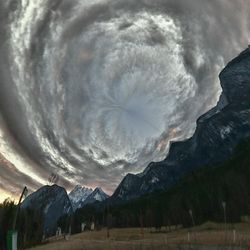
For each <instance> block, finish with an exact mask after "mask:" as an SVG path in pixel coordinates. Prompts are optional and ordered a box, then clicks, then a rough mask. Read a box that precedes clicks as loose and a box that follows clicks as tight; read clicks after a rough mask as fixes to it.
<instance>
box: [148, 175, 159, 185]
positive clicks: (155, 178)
mask: <svg viewBox="0 0 250 250" xmlns="http://www.w3.org/2000/svg"><path fill="white" fill-rule="evenodd" d="M150 182H151V183H153V184H154V183H157V182H159V179H158V178H157V177H155V176H154V177H153V178H152V179H151V181H150Z"/></svg>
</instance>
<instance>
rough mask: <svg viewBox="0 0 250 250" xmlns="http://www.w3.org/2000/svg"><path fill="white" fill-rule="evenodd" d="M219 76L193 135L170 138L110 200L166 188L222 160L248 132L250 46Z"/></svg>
mask: <svg viewBox="0 0 250 250" xmlns="http://www.w3.org/2000/svg"><path fill="white" fill-rule="evenodd" d="M219 77H220V81H221V86H222V89H223V92H222V95H221V97H220V100H219V102H218V104H217V106H216V107H215V108H213V109H212V110H210V111H209V112H207V113H206V114H204V115H203V116H201V117H200V118H199V119H198V121H197V128H196V131H195V133H194V135H193V136H192V137H191V138H190V139H188V140H186V141H182V142H173V143H172V144H171V147H170V151H169V154H168V156H167V158H166V159H165V160H163V161H162V162H153V163H151V164H149V166H148V167H147V168H146V169H145V170H144V172H142V173H140V174H137V175H133V174H128V175H127V176H126V177H125V178H124V179H123V180H122V182H121V183H120V185H119V186H118V188H117V189H116V191H115V192H114V194H113V196H112V197H111V199H110V200H111V201H118V200H129V199H133V198H136V197H138V196H140V195H142V194H145V193H150V192H152V191H154V190H158V189H166V188H169V187H171V186H173V185H174V184H176V182H177V181H178V180H179V179H180V178H182V177H183V176H185V175H186V174H188V173H190V172H192V171H194V170H195V169H197V168H201V167H203V166H210V165H214V164H217V163H220V162H223V161H224V160H226V159H227V158H229V157H230V155H231V154H232V152H233V150H234V148H235V147H236V145H237V144H238V143H239V142H240V141H241V140H242V139H244V138H247V137H249V136H250V48H248V49H246V50H245V51H244V52H242V53H241V54H240V55H239V56H238V57H237V58H236V59H234V60H233V61H231V62H230V63H229V64H228V65H227V66H226V67H225V69H224V70H223V71H222V72H221V74H220V76H219Z"/></svg>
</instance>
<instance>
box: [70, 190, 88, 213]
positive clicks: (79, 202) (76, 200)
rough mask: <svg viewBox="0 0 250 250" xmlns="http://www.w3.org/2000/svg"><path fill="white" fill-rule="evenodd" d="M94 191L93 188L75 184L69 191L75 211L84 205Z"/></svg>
mask: <svg viewBox="0 0 250 250" xmlns="http://www.w3.org/2000/svg"><path fill="white" fill-rule="evenodd" d="M92 192H93V189H92V188H87V187H82V186H80V185H77V186H75V188H74V189H73V190H72V191H71V192H70V193H69V199H70V201H71V204H72V207H73V209H74V211H75V210H76V209H78V208H81V207H82V206H83V203H84V201H85V200H86V199H87V198H88V196H89V195H90V194H91V193H92Z"/></svg>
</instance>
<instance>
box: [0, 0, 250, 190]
mask: <svg viewBox="0 0 250 250" xmlns="http://www.w3.org/2000/svg"><path fill="white" fill-rule="evenodd" d="M39 2H40V1H37V4H39ZM19 7H20V6H19V4H18V1H6V2H5V3H0V35H1V36H0V37H1V41H0V52H1V55H2V57H1V58H0V76H1V77H0V89H1V91H0V112H1V114H2V115H3V117H4V120H5V122H6V124H7V126H8V132H7V131H6V134H8V133H9V134H10V136H6V137H5V138H8V137H9V140H10V141H13V143H12V145H15V144H16V145H18V147H16V148H15V150H16V151H18V152H19V154H20V155H22V156H23V157H25V159H27V161H28V162H29V164H30V166H31V167H32V169H33V172H34V173H36V174H37V175H39V176H41V178H42V179H44V180H46V178H48V176H49V174H50V173H52V172H56V173H58V175H60V181H59V184H61V185H63V186H65V187H66V188H68V189H70V188H72V187H73V186H74V185H75V184H78V183H80V184H82V185H89V186H93V185H99V186H102V187H104V189H105V188H106V189H107V190H109V191H112V190H114V188H115V187H116V186H117V184H118V183H119V182H120V180H121V179H122V177H123V176H124V175H125V174H126V173H128V172H139V171H141V170H143V169H144V168H145V167H146V166H147V164H149V163H150V162H151V161H157V160H161V159H164V158H165V157H166V154H167V150H168V143H169V141H170V140H181V139H185V138H187V137H188V136H190V135H191V133H192V132H193V130H194V128H195V121H196V119H197V118H198V117H199V116H200V115H202V114H203V113H204V112H206V111H207V110H208V109H210V108H211V107H213V106H214V105H215V104H216V102H217V101H218V98H219V94H220V91H221V89H220V86H219V83H218V73H219V71H220V70H221V69H222V67H223V66H224V64H225V63H227V62H228V61H229V60H230V59H232V58H233V57H235V56H236V55H237V54H238V53H239V52H240V51H242V50H243V49H244V48H245V47H246V46H247V45H248V43H249V32H250V17H249V10H250V2H249V1H248V0H235V1H228V0H211V1H200V0H190V1H186V0H139V1H134V0H126V1H125V0H118V1H113V0H109V1H106V0H95V1H77V0H74V1H66V0H58V1H53V3H52V2H51V1H43V2H42V1H41V6H38V9H40V10H43V9H44V10H45V11H44V13H43V15H42V18H37V17H36V16H33V19H32V20H29V23H27V30H29V28H30V31H31V33H30V34H31V36H30V37H28V35H27V34H28V32H26V33H25V35H23V36H21V38H20V39H21V40H19V41H18V42H20V44H19V45H15V44H14V45H13V37H12V35H11V32H10V26H11V25H13V22H16V23H18V22H20V19H21V18H22V17H21V16H19V17H18V16H14V14H15V9H16V8H19ZM23 11H25V9H24V10H23ZM167 18H168V19H170V20H172V21H173V23H174V26H173V27H171V28H172V31H171V30H170V29H169V28H166V23H164V24H162V23H160V21H162V22H165V21H166V20H167ZM173 29H175V31H173ZM18 32H19V30H18V29H17V30H16V34H17V35H18V34H19V33H18ZM166 34H167V35H166ZM175 36H176V37H177V38H176V39H175ZM22 39H23V40H22ZM25 39H26V40H25ZM28 39H31V45H30V47H28V48H26V49H23V47H22V46H23V45H24V44H25V42H27V41H28ZM22 42H23V43H22ZM173 43H174V45H172V44H173ZM12 46H14V54H13V53H12V52H13V51H12V50H11V47H12ZM15 46H16V47H15ZM166 48H168V50H167V49H166ZM177 48H180V49H179V50H178V49H177ZM16 50H18V53H19V54H18V53H16ZM176 51H177V52H178V53H177V52H176ZM125 52H126V53H125ZM174 53H177V55H175V54H174ZM177 56H178V59H176V58H177ZM6 58H7V59H8V60H6ZM17 59H18V60H19V62H20V64H19V65H17V66H16V68H15V69H13V68H12V66H13V65H15V61H16V60H17ZM178 60H179V61H178ZM177 62H178V63H177ZM20 72H21V73H20ZM22 72H24V76H25V77H24V79H25V80H23V79H22V77H21V75H22ZM171 77H172V78H173V81H172V82H171V79H170V78H171ZM135 114H140V116H139V118H138V117H137V118H136V117H135V116H136V115H135ZM141 119H142V120H141ZM149 124H153V125H154V127H155V128H156V130H157V131H154V129H152V126H149ZM28 159H31V160H28ZM8 160H9V161H11V159H8ZM0 175H1V177H3V180H4V183H7V182H9V184H8V185H9V186H8V188H10V187H13V188H14V189H15V188H17V189H18V188H20V183H23V182H25V183H27V184H28V185H30V186H31V187H32V189H35V188H36V187H39V185H40V184H39V183H38V182H37V181H36V180H32V178H30V177H28V176H27V175H28V173H27V175H23V174H21V173H20V171H19V170H18V166H16V170H15V171H11V170H10V169H8V167H6V166H0ZM14 179H18V180H19V181H18V182H17V183H15V182H14ZM1 185H3V184H1ZM0 187H1V186H0ZM14 189H13V190H14Z"/></svg>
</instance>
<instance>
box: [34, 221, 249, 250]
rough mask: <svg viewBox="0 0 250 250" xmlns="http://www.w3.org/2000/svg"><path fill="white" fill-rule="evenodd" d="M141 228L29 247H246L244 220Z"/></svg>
mask: <svg viewBox="0 0 250 250" xmlns="http://www.w3.org/2000/svg"><path fill="white" fill-rule="evenodd" d="M234 230H235V236H234ZM143 231H144V232H143V234H142V233H141V229H140V228H128V229H111V230H110V238H109V239H108V238H107V230H106V229H103V230H101V231H95V232H84V233H81V234H76V235H72V236H70V237H69V238H68V239H64V238H63V237H61V238H55V237H54V238H51V239H50V240H49V242H47V243H46V244H44V245H42V246H38V247H35V248H31V249H30V250H137V249H138V250H164V249H213V250H217V249H226V248H224V247H223V248H220V246H221V247H222V246H233V248H230V249H237V250H238V249H241V248H239V247H240V246H243V247H244V249H248V248H247V247H249V249H250V224H247V223H241V224H234V225H227V230H225V226H224V225H222V224H215V223H212V222H208V223H206V224H204V225H202V226H199V227H195V228H192V229H181V228H180V229H177V230H172V231H171V232H169V231H168V230H167V229H166V228H162V231H161V232H155V231H154V229H149V228H146V229H145V228H144V230H143ZM200 246H208V247H207V248H201V247H200ZM209 246H210V247H209ZM238 246H239V247H238Z"/></svg>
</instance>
